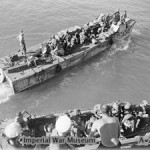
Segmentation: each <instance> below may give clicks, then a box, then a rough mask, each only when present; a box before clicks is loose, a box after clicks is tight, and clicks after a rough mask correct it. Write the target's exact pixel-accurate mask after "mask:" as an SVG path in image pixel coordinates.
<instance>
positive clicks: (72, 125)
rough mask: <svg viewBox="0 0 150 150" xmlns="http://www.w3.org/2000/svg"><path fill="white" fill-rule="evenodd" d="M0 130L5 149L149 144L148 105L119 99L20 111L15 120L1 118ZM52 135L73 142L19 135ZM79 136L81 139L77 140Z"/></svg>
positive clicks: (36, 149)
mask: <svg viewBox="0 0 150 150" xmlns="http://www.w3.org/2000/svg"><path fill="white" fill-rule="evenodd" d="M0 129H1V135H2V136H1V138H0V141H1V143H0V144H1V146H2V147H3V148H4V149H6V150H7V149H11V147H13V148H14V147H15V148H16V149H17V148H18V149H21V148H22V147H23V148H25V149H29V148H31V149H34V150H38V149H40V148H41V149H44V150H52V149H55V148H57V149H62V148H64V149H78V150H83V149H97V148H101V147H107V148H113V147H116V148H132V147H141V146H142V147H145V146H149V145H150V105H149V104H148V102H147V101H146V100H143V101H142V102H141V103H140V104H131V103H130V102H121V101H120V100H118V101H114V102H113V103H111V104H103V105H102V104H96V105H95V106H94V107H93V108H92V109H87V110H80V109H74V110H72V111H71V110H68V111H65V112H62V113H59V112H55V113H54V112H53V113H49V114H39V115H37V114H34V115H30V114H29V113H28V112H26V111H23V112H19V113H18V114H17V116H16V117H15V118H14V119H7V120H3V121H1V125H0ZM54 136H57V137H62V138H63V139H64V138H67V137H70V140H71V142H72V143H71V144H70V143H69V142H64V143H61V144H58V143H53V142H49V143H44V144H37V143H32V142H31V143H30V144H29V143H23V142H24V140H23V139H22V140H20V139H21V137H24V138H25V137H27V138H28V137H30V138H37V137H38V138H40V137H42V138H43V137H47V138H48V137H54ZM77 138H78V139H77ZM81 138H82V139H83V138H84V141H83V140H80V141H79V139H81ZM90 138H94V139H95V143H92V144H88V142H89V141H87V140H88V139H90ZM61 142H62V141H61ZM79 142H80V143H79ZM86 142H87V143H86ZM59 143H60V142H59Z"/></svg>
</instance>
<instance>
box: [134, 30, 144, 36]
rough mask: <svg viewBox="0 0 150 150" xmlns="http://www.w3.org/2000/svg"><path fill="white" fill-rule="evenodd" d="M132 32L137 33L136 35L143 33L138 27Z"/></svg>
mask: <svg viewBox="0 0 150 150" xmlns="http://www.w3.org/2000/svg"><path fill="white" fill-rule="evenodd" d="M132 32H133V34H135V35H140V34H142V33H141V32H140V30H137V29H133V30H132Z"/></svg>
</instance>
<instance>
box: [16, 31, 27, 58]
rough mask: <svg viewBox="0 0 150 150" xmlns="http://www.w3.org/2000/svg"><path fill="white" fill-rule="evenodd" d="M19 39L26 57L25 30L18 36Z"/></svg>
mask: <svg viewBox="0 0 150 150" xmlns="http://www.w3.org/2000/svg"><path fill="white" fill-rule="evenodd" d="M17 39H18V40H19V42H20V48H21V50H22V54H23V55H24V56H25V57H26V44H25V40H24V32H23V30H22V31H21V32H20V34H19V35H18V36H17Z"/></svg>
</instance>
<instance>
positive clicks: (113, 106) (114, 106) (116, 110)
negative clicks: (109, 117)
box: [112, 102, 119, 114]
mask: <svg viewBox="0 0 150 150" xmlns="http://www.w3.org/2000/svg"><path fill="white" fill-rule="evenodd" d="M118 111H119V105H118V104H117V102H114V103H113V105H112V113H113V114H115V113H118Z"/></svg>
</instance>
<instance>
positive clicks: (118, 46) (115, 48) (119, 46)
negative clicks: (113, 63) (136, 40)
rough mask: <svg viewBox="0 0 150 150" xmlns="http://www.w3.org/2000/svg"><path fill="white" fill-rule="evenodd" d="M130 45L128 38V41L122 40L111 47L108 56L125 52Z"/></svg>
mask: <svg viewBox="0 0 150 150" xmlns="http://www.w3.org/2000/svg"><path fill="white" fill-rule="evenodd" d="M130 44H131V38H128V40H122V41H119V42H118V43H115V44H113V45H112V46H111V48H110V50H109V52H108V56H112V55H114V54H116V53H117V52H119V51H127V50H128V48H129V47H130Z"/></svg>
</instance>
